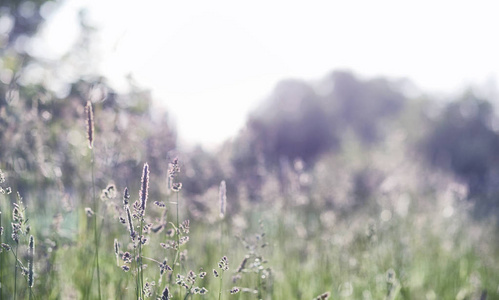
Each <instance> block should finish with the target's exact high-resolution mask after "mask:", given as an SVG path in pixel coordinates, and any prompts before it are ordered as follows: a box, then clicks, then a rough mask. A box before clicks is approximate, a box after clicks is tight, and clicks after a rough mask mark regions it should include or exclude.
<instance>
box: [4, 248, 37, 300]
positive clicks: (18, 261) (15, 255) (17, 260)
mask: <svg viewBox="0 0 499 300" xmlns="http://www.w3.org/2000/svg"><path fill="white" fill-rule="evenodd" d="M10 251H11V252H12V255H14V258H15V260H16V267H17V266H18V265H19V267H24V266H23V264H22V263H21V261H20V260H19V259H18V258H17V248H16V252H14V250H13V249H12V248H10ZM16 277H17V276H16ZM23 277H24V276H23ZM24 280H25V281H26V283H28V279H27V278H26V277H24ZM29 292H30V298H31V296H33V298H34V299H36V297H35V294H34V293H33V291H32V290H31V289H29ZM14 299H16V293H15V292H14Z"/></svg>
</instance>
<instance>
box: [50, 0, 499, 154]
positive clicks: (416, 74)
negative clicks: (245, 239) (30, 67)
mask: <svg viewBox="0 0 499 300" xmlns="http://www.w3.org/2000/svg"><path fill="white" fill-rule="evenodd" d="M137 4H139V5H138V6H137ZM496 6H497V7H496ZM81 7H87V8H88V9H89V13H90V19H91V20H92V21H93V22H94V24H95V25H97V27H98V28H99V38H100V48H101V49H100V57H101V64H100V66H99V67H100V70H101V72H102V73H103V74H104V75H106V76H107V77H109V79H110V80H111V82H112V83H113V84H114V85H115V86H116V87H118V88H123V87H124V82H125V81H124V76H125V75H126V74H128V73H132V74H133V76H134V77H135V79H136V80H137V81H138V82H139V83H140V85H141V86H143V87H146V88H150V89H151V90H152V91H153V97H154V99H155V100H156V101H157V103H158V104H159V105H162V106H164V107H166V108H167V109H169V111H170V112H171V113H172V114H174V115H175V119H176V123H177V129H178V131H179V135H180V138H181V139H183V140H184V141H186V142H188V143H202V144H203V145H206V146H209V145H213V144H215V143H220V142H222V141H223V140H225V139H227V138H229V137H230V136H233V135H235V134H236V133H237V132H238V131H239V129H240V128H241V127H242V126H243V125H244V123H245V121H246V116H247V113H248V112H249V111H250V110H251V109H252V108H254V107H256V106H257V105H258V104H259V103H260V102H261V101H262V100H263V99H264V98H265V97H266V96H268V95H269V94H270V93H271V91H272V89H273V87H274V85H275V84H276V83H277V82H278V81H279V80H281V79H286V78H290V77H292V78H303V79H306V80H318V79H320V78H322V77H323V76H325V75H326V74H327V73H329V72H330V71H332V70H333V69H337V68H347V69H350V70H353V71H354V72H356V73H357V74H360V75H363V76H375V75H384V76H388V77H408V78H410V79H411V80H413V82H414V83H416V85H417V86H419V87H420V88H422V89H424V90H427V91H430V92H446V93H449V92H453V91H456V90H458V89H459V88H462V87H463V86H464V85H469V84H483V83H484V82H486V81H488V82H490V81H494V82H495V80H496V77H497V72H498V70H499V39H498V38H497V37H498V36H497V29H498V28H499V15H498V14H499V13H498V12H499V3H497V4H496V3H495V1H488V0H487V1H479V0H473V1H434V0H431V1H427V0H418V1H400V0H393V1H390V0H381V1H371V0H366V1H359V0H357V1H356V0H353V1H352V0H349V1H311V0H307V1H290V0H282V1H270V0H266V1H260V0H252V1H244V2H243V1H233V0H230V1H216V0H215V1H213V0H211V1H206V0H201V1H178V0H177V1H169V0H163V1H158V0H141V1H136V0H135V1H126V0H86V1H85V0H66V3H65V4H64V5H63V7H62V9H60V10H58V11H57V13H55V14H54V15H53V17H52V18H51V22H50V23H49V24H48V26H47V27H46V29H45V33H44V42H43V43H44V46H43V47H45V48H46V49H48V50H50V51H49V52H50V53H54V54H53V55H54V56H57V55H58V54H62V53H63V52H64V51H65V50H67V48H68V47H69V45H71V43H72V42H73V41H74V37H75V35H76V30H77V26H76V22H75V20H76V15H77V11H78V9H79V8H81Z"/></svg>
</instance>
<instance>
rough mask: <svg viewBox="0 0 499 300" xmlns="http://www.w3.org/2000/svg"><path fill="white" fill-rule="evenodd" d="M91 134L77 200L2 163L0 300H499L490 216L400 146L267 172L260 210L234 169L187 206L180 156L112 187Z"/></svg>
mask: <svg viewBox="0 0 499 300" xmlns="http://www.w3.org/2000/svg"><path fill="white" fill-rule="evenodd" d="M86 116H87V117H88V115H86ZM96 117H98V116H96ZM90 123H92V122H90ZM39 130H40V129H39ZM41 130H43V129H41ZM82 130H83V129H82ZM87 130H88V131H91V136H92V142H93V139H95V140H96V142H95V143H94V145H93V148H92V149H90V148H89V147H88V141H85V142H84V143H83V142H82V143H81V145H78V147H80V148H81V151H80V152H79V155H81V161H80V165H79V167H81V168H82V169H84V170H86V171H85V172H86V176H85V177H84V178H80V179H79V180H81V181H82V182H83V184H82V185H81V186H76V185H75V188H74V191H73V192H72V193H67V192H63V191H62V190H57V189H50V190H42V188H40V190H39V191H35V192H29V193H28V194H26V195H23V194H21V193H18V191H17V190H16V186H19V185H18V184H16V182H13V181H12V180H11V177H12V178H17V179H18V180H21V179H19V177H18V176H15V174H13V173H12V172H13V171H12V170H8V171H6V169H5V166H4V164H3V162H0V168H2V169H3V170H4V171H3V172H2V181H1V183H0V186H1V187H2V194H0V211H1V219H0V222H1V226H2V228H3V229H2V235H1V243H2V247H1V250H2V251H1V253H0V284H1V285H0V287H1V289H0V299H138V298H143V299H144V298H153V299H155V298H159V299H166V298H171V299H316V297H318V298H317V299H326V298H328V297H329V299H499V242H498V235H497V228H498V227H497V225H496V223H495V221H494V219H480V220H478V219H476V218H472V217H471V216H470V213H469V212H470V211H471V206H470V203H469V202H468V201H467V200H466V199H465V198H466V188H465V187H464V186H463V185H460V184H459V183H457V182H456V181H455V180H453V179H452V178H449V177H448V176H446V175H445V174H440V173H438V172H435V171H433V170H430V169H428V168H425V167H423V166H422V165H421V164H419V163H418V162H417V160H416V159H414V158H413V157H412V156H411V154H410V151H407V149H405V148H404V144H403V143H402V142H401V139H400V138H399V137H398V136H397V135H393V137H390V138H389V139H387V141H386V142H385V143H383V144H381V145H379V146H377V147H373V148H371V149H368V150H366V149H363V148H362V147H361V146H359V144H358V143H357V142H355V141H354V140H352V141H351V142H350V143H347V144H346V145H345V146H344V149H343V150H342V151H341V152H340V153H336V154H330V155H324V156H323V157H322V158H321V159H320V160H319V161H318V162H317V163H316V164H315V165H314V166H313V167H311V168H303V167H302V165H301V163H300V162H287V163H286V162H283V163H282V164H281V170H280V172H279V175H278V174H277V173H274V172H270V171H269V172H265V171H262V174H261V176H262V178H263V184H262V185H261V186H260V187H259V190H258V191H252V192H253V193H255V192H256V193H258V194H259V196H260V198H259V200H254V199H250V198H249V197H248V196H247V195H249V194H250V191H248V186H249V185H244V184H241V183H240V182H239V183H237V184H238V185H239V186H234V185H235V184H236V183H235V181H233V180H231V178H230V176H231V174H234V173H236V172H237V171H238V170H230V171H227V172H226V173H225V174H226V176H227V178H225V181H226V182H227V189H225V181H224V184H221V185H219V184H218V183H217V184H215V185H212V186H211V187H210V188H208V189H207V190H206V191H205V192H204V193H203V194H200V195H197V196H187V195H185V194H184V192H183V189H182V186H181V183H182V180H183V179H185V178H186V177H185V176H186V175H185V173H188V170H189V169H190V168H191V166H189V165H188V164H189V162H190V161H193V160H185V161H183V160H182V159H181V158H182V155H179V157H180V160H179V161H174V160H173V159H172V160H170V161H165V162H163V165H166V164H168V163H169V171H168V172H164V171H165V170H161V168H162V167H161V165H158V164H153V163H151V162H149V164H147V162H146V161H143V162H142V163H141V164H140V166H139V168H140V169H142V172H138V173H137V174H129V175H128V176H127V177H126V181H123V180H120V181H115V178H113V177H111V178H108V177H107V176H104V175H103V174H105V173H104V171H103V170H102V168H103V166H102V165H100V164H99V160H97V159H96V160H95V162H94V161H93V160H94V159H93V158H94V155H95V154H94V151H95V153H97V154H98V155H103V153H104V151H103V150H102V149H99V145H100V143H99V142H98V139H99V135H98V134H95V133H94V132H93V129H87ZM102 134H104V133H102ZM111 150H114V151H115V152H116V153H119V152H120V151H121V150H120V149H106V151H107V152H106V153H109V152H110V151H111ZM54 164H55V163H54ZM48 167H50V166H48ZM52 167H54V166H52ZM136 169H137V168H136ZM207 172H209V170H207ZM165 173H166V174H167V176H166V178H165V177H161V176H160V175H158V174H165ZM191 173H192V172H191ZM356 174H357V175H358V174H362V176H364V177H361V178H364V179H363V181H362V182H363V184H360V185H359V184H354V183H355V178H359V176H357V175H356ZM11 175H12V176H11ZM63 176H65V175H64V174H63ZM68 176H69V175H68ZM117 176H122V174H117ZM189 176H190V177H192V178H193V180H195V179H196V174H190V175H189ZM192 178H191V179H192ZM74 180H76V179H74ZM113 182H116V183H113ZM118 182H119V184H118ZM359 186H361V187H362V188H359ZM125 188H128V191H129V197H128V195H126V194H125V192H124V191H125ZM236 191H237V192H236ZM221 203H225V204H224V205H221ZM225 205H226V208H225ZM221 206H222V207H221ZM31 236H32V237H33V239H34V246H33V247H30V237H31ZM31 253H33V255H32V254H31ZM16 257H17V260H16ZM30 277H31V278H32V279H30ZM31 280H32V284H31ZM31 285H32V287H31Z"/></svg>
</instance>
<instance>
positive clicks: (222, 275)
mask: <svg viewBox="0 0 499 300" xmlns="http://www.w3.org/2000/svg"><path fill="white" fill-rule="evenodd" d="M223 277H224V271H223V270H222V272H220V286H219V288H218V300H220V299H222V283H223V282H222V279H223Z"/></svg>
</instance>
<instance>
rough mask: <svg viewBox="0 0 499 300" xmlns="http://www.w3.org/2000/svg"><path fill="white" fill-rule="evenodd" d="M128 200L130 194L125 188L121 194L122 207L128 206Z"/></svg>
mask: <svg viewBox="0 0 499 300" xmlns="http://www.w3.org/2000/svg"><path fill="white" fill-rule="evenodd" d="M129 200H130V193H129V192H128V188H127V187H126V188H125V191H124V192H123V205H125V206H126V205H128V202H129Z"/></svg>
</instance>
